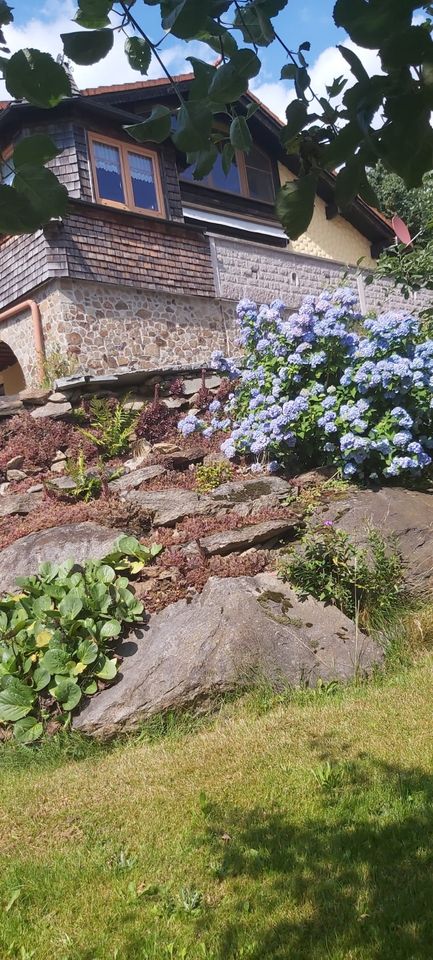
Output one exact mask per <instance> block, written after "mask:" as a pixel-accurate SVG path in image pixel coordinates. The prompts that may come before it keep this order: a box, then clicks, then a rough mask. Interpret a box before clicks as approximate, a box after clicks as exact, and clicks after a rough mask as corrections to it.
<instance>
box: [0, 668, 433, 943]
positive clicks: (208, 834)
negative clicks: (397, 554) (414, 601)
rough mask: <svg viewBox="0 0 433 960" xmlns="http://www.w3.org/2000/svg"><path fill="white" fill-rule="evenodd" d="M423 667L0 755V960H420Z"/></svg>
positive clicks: (428, 918)
mask: <svg viewBox="0 0 433 960" xmlns="http://www.w3.org/2000/svg"><path fill="white" fill-rule="evenodd" d="M432 668H433V658H432V656H431V655H430V654H428V653H425V654H423V656H422V657H421V658H420V659H418V660H417V661H416V662H415V664H413V665H412V666H410V667H409V668H407V667H399V668H398V669H395V670H394V671H393V673H392V674H391V675H390V676H388V677H385V678H382V679H380V680H377V681H375V682H373V683H370V684H367V685H364V686H354V687H351V688H348V689H347V690H345V691H342V690H341V689H340V688H339V687H338V686H335V685H330V686H329V687H326V688H323V689H322V691H320V692H318V693H316V694H315V695H314V694H308V693H300V694H297V695H295V696H293V697H292V698H284V697H283V698H281V702H279V701H278V698H275V697H274V698H272V697H271V696H270V694H269V691H266V690H265V689H263V690H257V691H254V692H253V693H251V694H248V695H246V696H245V697H244V698H242V699H241V700H238V701H233V702H229V703H227V704H226V705H225V706H224V707H223V708H222V709H221V712H220V713H219V715H218V716H217V717H216V718H214V719H212V720H207V721H201V722H197V721H193V720H192V719H191V717H189V718H186V719H183V720H182V722H181V723H180V724H179V722H177V721H176V718H172V719H171V720H167V721H165V722H164V723H161V722H160V721H155V722H154V723H153V724H149V725H147V726H146V727H145V728H144V729H143V732H142V734H141V737H138V738H134V739H131V740H130V741H123V742H118V743H117V744H114V745H113V744H112V745H110V746H98V745H96V744H93V743H88V742H86V741H83V740H80V739H79V738H70V739H65V740H64V742H59V741H55V740H54V741H52V742H49V743H47V744H46V745H45V746H44V747H43V748H42V749H41V750H40V751H37V752H34V751H31V750H25V749H23V748H12V747H10V746H6V747H4V748H3V752H2V755H1V757H0V856H1V869H0V913H1V921H0V957H1V960H4V958H9V957H11V958H13V960H15V958H17V960H28V958H30V957H32V958H34V960H246V958H248V960H292V958H293V960H303V958H306V960H307V958H308V960H325V958H326V960H388V958H389V960H409V958H410V960H431V957H432V955H433V915H432V910H431V904H432V895H433V830H432V828H433V746H432V737H431V729H432V702H433V669H432Z"/></svg>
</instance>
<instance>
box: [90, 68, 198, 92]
mask: <svg viewBox="0 0 433 960" xmlns="http://www.w3.org/2000/svg"><path fill="white" fill-rule="evenodd" d="M172 79H173V80H174V81H175V83H182V81H183V80H193V79H194V74H193V73H181V74H179V75H178V76H177V77H173V78H172ZM168 83H169V80H167V77H158V78H157V79H156V80H136V81H133V82H132V83H114V84H110V86H109V87H86V88H85V89H84V90H80V94H81V96H82V97H99V96H101V95H102V94H104V93H123V92H127V91H128V90H147V88H148V87H162V86H164V84H165V85H167V84H168Z"/></svg>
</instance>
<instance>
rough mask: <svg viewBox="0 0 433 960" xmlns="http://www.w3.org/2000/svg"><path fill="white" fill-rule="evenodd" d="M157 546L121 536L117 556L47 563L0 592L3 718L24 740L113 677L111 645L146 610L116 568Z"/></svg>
mask: <svg viewBox="0 0 433 960" xmlns="http://www.w3.org/2000/svg"><path fill="white" fill-rule="evenodd" d="M117 548H118V549H117ZM157 552H159V548H158V547H153V548H151V549H146V548H141V547H140V544H138V541H136V540H135V539H134V538H128V537H122V538H120V540H119V542H118V544H117V545H116V549H115V550H114V551H113V553H112V557H111V558H104V559H103V560H100V561H93V560H91V561H88V562H87V563H85V564H84V565H83V566H81V567H79V566H77V565H74V563H73V561H68V562H67V563H64V564H62V565H61V566H55V565H54V564H51V563H44V564H42V566H41V568H40V571H39V573H38V574H37V575H35V576H32V577H21V578H19V579H18V582H19V585H20V587H21V592H20V593H17V594H7V595H6V596H5V597H4V598H3V599H0V723H2V724H5V725H6V726H7V727H8V728H9V727H12V729H13V733H14V735H15V737H16V738H17V739H18V740H19V741H20V742H22V743H32V742H34V741H35V740H38V739H39V738H40V737H41V736H42V735H43V733H44V729H45V727H46V726H47V724H48V723H49V721H50V720H52V719H53V718H56V719H61V720H63V721H69V718H70V715H71V712H72V711H73V710H74V709H75V707H77V706H78V704H79V702H80V700H81V698H82V696H83V694H85V695H86V696H90V695H92V694H94V693H96V692H97V690H98V688H99V686H100V684H101V682H102V683H107V682H111V681H112V680H114V678H115V676H116V674H117V669H118V660H117V657H116V656H113V655H112V648H113V645H114V643H115V642H116V641H117V640H118V638H119V636H120V635H121V633H122V631H123V629H124V627H125V624H130V623H134V622H135V621H139V620H142V617H143V604H142V603H141V602H140V601H138V600H137V598H136V596H135V595H134V593H133V592H132V590H131V588H130V585H129V581H128V578H127V577H125V576H119V575H118V572H117V569H118V568H120V569H122V570H125V569H128V570H132V571H133V570H134V567H135V565H136V563H137V555H138V554H140V560H143V561H146V562H150V560H151V559H152V557H153V556H155V555H156V553H157Z"/></svg>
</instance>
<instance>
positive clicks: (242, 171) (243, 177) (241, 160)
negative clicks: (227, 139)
mask: <svg viewBox="0 0 433 960" xmlns="http://www.w3.org/2000/svg"><path fill="white" fill-rule="evenodd" d="M216 129H218V127H217V128H216ZM254 146H255V148H256V150H260V153H263V155H264V156H265V157H266V158H267V159H268V160H269V174H270V177H271V180H272V187H273V191H274V198H273V200H262V199H261V198H257V197H252V196H251V195H250V192H249V186H248V173H247V165H246V163H245V153H243V151H242V150H235V157H236V163H237V168H238V172H239V183H240V188H241V189H240V192H239V193H237V192H236V191H235V190H225V189H224V188H223V187H215V186H213V184H207V183H204V182H203V180H188V179H187V178H186V177H185V178H183V177H182V174H181V173H180V174H179V179H180V180H182V182H183V183H193V184H194V185H195V186H201V187H204V188H205V190H214V191H215V192H216V193H223V194H225V193H228V194H230V196H231V197H244V199H245V200H251V201H252V203H267V204H268V205H269V206H272V205H273V204H274V203H275V198H276V195H277V191H276V187H275V177H274V170H273V163H272V160H271V158H270V157H269V156H268V154H267V153H266V151H265V150H262V148H261V147H259V146H257V144H254ZM255 169H257V168H255ZM208 176H212V170H211V172H210V174H208Z"/></svg>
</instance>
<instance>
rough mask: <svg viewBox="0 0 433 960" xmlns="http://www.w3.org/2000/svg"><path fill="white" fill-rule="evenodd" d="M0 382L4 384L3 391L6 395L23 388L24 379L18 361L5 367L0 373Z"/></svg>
mask: <svg viewBox="0 0 433 960" xmlns="http://www.w3.org/2000/svg"><path fill="white" fill-rule="evenodd" d="M0 383H2V384H3V386H4V392H5V394H6V395H7V396H11V395H13V394H15V393H19V391H20V390H24V387H25V385H26V381H25V379H24V374H23V371H22V370H21V367H20V365H19V363H14V364H13V366H12V367H6V370H2V371H1V373H0Z"/></svg>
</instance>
